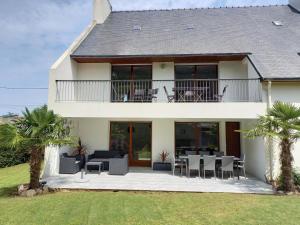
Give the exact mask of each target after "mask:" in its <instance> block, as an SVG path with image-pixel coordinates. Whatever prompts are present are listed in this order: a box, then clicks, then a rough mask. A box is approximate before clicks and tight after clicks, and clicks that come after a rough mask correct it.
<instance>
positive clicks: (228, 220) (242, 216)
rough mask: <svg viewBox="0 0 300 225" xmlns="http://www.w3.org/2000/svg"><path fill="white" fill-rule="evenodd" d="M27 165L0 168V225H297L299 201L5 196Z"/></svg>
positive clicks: (244, 197)
mask: <svg viewBox="0 0 300 225" xmlns="http://www.w3.org/2000/svg"><path fill="white" fill-rule="evenodd" d="M27 171H28V166H27V165H19V166H15V167H11V168H6V169H0V224H1V225H2V224H3V225H4V224H22V225H26V224H59V225H60V224H82V225H86V224H118V225H119V224H164V225H166V224H230V225H233V224H264V225H265V224H272V225H274V224H300V197H299V196H298V197H297V196H263V195H241V194H193V193H150V192H146V193H145V192H60V193H55V194H48V195H44V196H38V197H34V198H21V197H13V196H11V195H9V193H11V191H12V190H13V189H14V187H15V186H16V185H17V184H19V183H22V182H26V181H27V179H28V172H27Z"/></svg>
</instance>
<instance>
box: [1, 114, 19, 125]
mask: <svg viewBox="0 0 300 225" xmlns="http://www.w3.org/2000/svg"><path fill="white" fill-rule="evenodd" d="M17 118H19V116H18V115H17V114H13V113H8V114H7V115H3V116H0V124H5V123H10V122H12V121H13V120H15V119H17Z"/></svg>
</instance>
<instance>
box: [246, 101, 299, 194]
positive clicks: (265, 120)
mask: <svg viewBox="0 0 300 225" xmlns="http://www.w3.org/2000/svg"><path fill="white" fill-rule="evenodd" d="M244 132H246V136H247V137H248V138H255V137H259V136H261V137H267V138H272V139H273V140H275V141H279V147H280V159H279V160H280V164H281V167H280V169H281V175H280V177H281V179H282V184H281V187H280V188H281V189H282V190H284V191H285V192H290V191H294V190H295V187H294V181H293V176H292V170H293V168H292V163H293V155H292V152H291V150H292V146H293V144H294V143H295V142H296V141H297V139H299V138H300V108H298V107H296V106H294V105H293V104H290V103H283V102H275V103H274V105H273V107H272V108H270V109H268V111H267V114H266V115H264V116H260V117H259V119H258V121H257V124H256V126H255V127H254V128H253V129H251V130H248V131H244Z"/></svg>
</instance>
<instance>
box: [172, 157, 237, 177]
mask: <svg viewBox="0 0 300 225" xmlns="http://www.w3.org/2000/svg"><path fill="white" fill-rule="evenodd" d="M178 159H180V160H183V161H185V162H187V161H188V155H180V156H179V158H178ZM203 159H204V156H200V160H203ZM221 160H222V156H217V157H216V161H221ZM240 160H241V158H239V157H235V156H234V157H233V161H234V162H238V161H240ZM182 165H183V164H181V171H182V169H183V166H182ZM239 178H240V176H239V174H238V179H239Z"/></svg>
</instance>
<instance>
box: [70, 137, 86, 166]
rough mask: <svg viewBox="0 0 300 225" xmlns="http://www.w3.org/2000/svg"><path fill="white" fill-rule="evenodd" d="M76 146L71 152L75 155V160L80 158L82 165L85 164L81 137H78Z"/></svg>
mask: <svg viewBox="0 0 300 225" xmlns="http://www.w3.org/2000/svg"><path fill="white" fill-rule="evenodd" d="M77 143H78V144H77V146H76V149H75V150H74V152H73V154H72V155H74V156H76V159H77V160H80V161H81V160H82V162H83V165H84V164H85V154H86V147H85V146H84V145H82V142H81V139H80V138H79V139H78V142H77Z"/></svg>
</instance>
